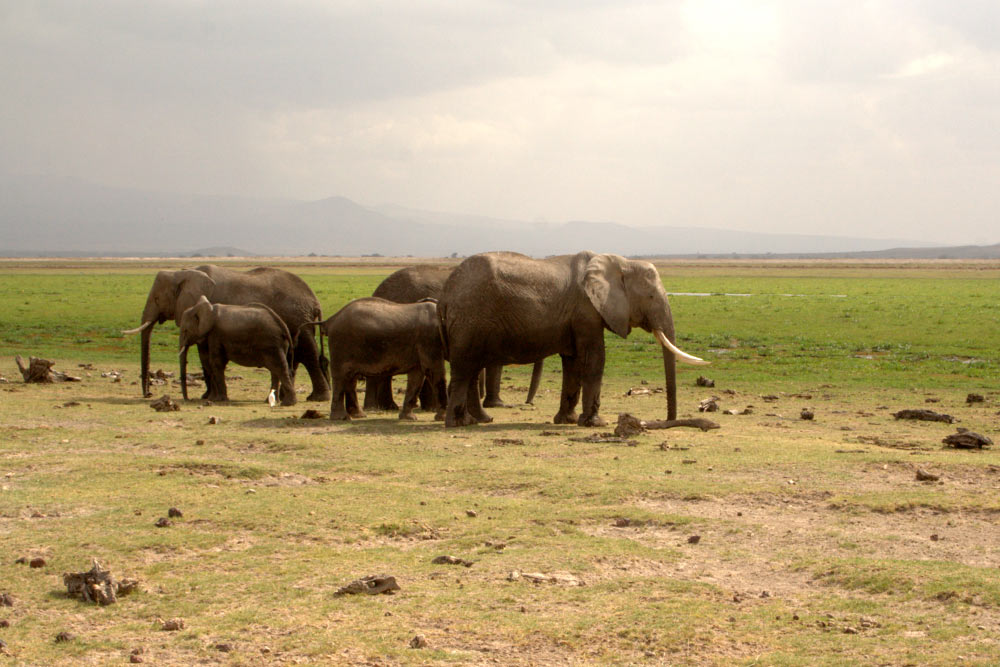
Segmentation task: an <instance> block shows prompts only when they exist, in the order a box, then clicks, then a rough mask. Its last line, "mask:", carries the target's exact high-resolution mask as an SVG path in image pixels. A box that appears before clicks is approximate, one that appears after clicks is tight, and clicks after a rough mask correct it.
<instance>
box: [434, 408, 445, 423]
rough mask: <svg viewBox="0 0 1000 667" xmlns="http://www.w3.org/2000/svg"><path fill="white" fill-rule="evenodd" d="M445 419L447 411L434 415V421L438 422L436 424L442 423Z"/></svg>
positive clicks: (439, 411) (440, 411)
mask: <svg viewBox="0 0 1000 667" xmlns="http://www.w3.org/2000/svg"><path fill="white" fill-rule="evenodd" d="M444 418H445V411H444V410H438V411H437V412H435V413H434V421H436V422H442V421H444Z"/></svg>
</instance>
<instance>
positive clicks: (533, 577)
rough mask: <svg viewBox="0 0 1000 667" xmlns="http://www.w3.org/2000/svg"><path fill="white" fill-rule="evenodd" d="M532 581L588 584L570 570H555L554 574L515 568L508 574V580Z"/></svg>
mask: <svg viewBox="0 0 1000 667" xmlns="http://www.w3.org/2000/svg"><path fill="white" fill-rule="evenodd" d="M522 579H524V580H525V581H530V582H531V583H533V584H559V585H562V586H586V584H585V583H584V582H583V580H582V579H580V578H579V577H577V576H575V575H572V574H569V573H568V572H554V573H552V574H542V573H541V572H519V571H517V570H514V571H513V572H511V573H510V574H508V575H507V581H520V580H522Z"/></svg>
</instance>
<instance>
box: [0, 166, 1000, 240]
mask: <svg viewBox="0 0 1000 667" xmlns="http://www.w3.org/2000/svg"><path fill="white" fill-rule="evenodd" d="M583 249H589V250H595V251H599V252H614V253H618V254H621V255H631V256H636V255H639V256H689V255H705V256H732V255H733V254H739V255H756V256H760V255H765V256H773V255H804V254H814V253H822V254H823V255H824V256H830V255H831V254H841V253H881V255H880V256H892V257H903V256H906V257H911V256H926V257H938V256H944V255H947V256H953V255H954V256H963V257H972V256H988V257H1000V245H997V246H987V247H983V246H976V247H973V248H965V249H956V248H929V247H927V246H926V244H919V243H914V242H911V241H907V240H905V239H864V238H848V237H840V236H814V235H804V234H802V235H798V234H758V233H754V232H740V231H732V230H722V229H700V228H692V227H667V226H663V227H629V226H626V225H621V224H617V223H613V222H586V221H573V222H565V223H558V224H551V223H531V222H524V221H516V220H497V219H492V218H484V217H477V216H463V215H454V214H444V213H433V212H428V211H417V210H412V209H405V208H400V207H366V206H362V205H360V204H357V203H355V202H353V201H351V200H349V199H345V198H343V197H331V198H329V199H323V200H319V201H312V202H303V201H295V200H285V199H251V198H243V197H223V196H204V195H179V194H171V193H162V192H147V191H141V190H131V189H124V188H112V187H105V186H97V185H92V184H88V183H84V182H81V181H74V180H65V179H55V178H49V177H22V176H17V177H11V176H0V255H2V256H8V257H9V256H39V255H72V256H86V255H102V256H124V255H133V256H134V255H139V256H190V255H193V254H200V255H203V256H210V255H215V256H217V255H223V256H225V255H308V254H315V255H339V256H360V255H375V254H378V255H385V256H406V255H413V256H418V257H445V256H449V255H453V254H454V255H458V256H462V255H469V254H473V253H476V252H483V251H486V250H515V251H518V252H523V253H525V254H529V255H534V256H545V255H551V254H560V253H569V252H576V251H578V250H583ZM884 253H889V255H885V254H884ZM912 253H921V254H919V255H914V254H912ZM958 253H961V254H958ZM977 253H979V254H977Z"/></svg>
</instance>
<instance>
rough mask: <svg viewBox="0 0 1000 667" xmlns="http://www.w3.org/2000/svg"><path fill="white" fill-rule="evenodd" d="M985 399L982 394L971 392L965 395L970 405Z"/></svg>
mask: <svg viewBox="0 0 1000 667" xmlns="http://www.w3.org/2000/svg"><path fill="white" fill-rule="evenodd" d="M985 400H986V398H985V397H984V396H983V395H982V394H969V395H968V396H966V397H965V402H966V403H968V404H969V405H972V404H973V403H982V402H983V401H985Z"/></svg>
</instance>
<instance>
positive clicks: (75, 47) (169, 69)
mask: <svg viewBox="0 0 1000 667" xmlns="http://www.w3.org/2000/svg"><path fill="white" fill-rule="evenodd" d="M0 91H2V92H0V95H2V102H0V172H8V173H10V172H12V173H38V174H54V175H60V176H69V177H78V178H83V179H86V180H89V181H92V182H96V183H101V184H107V185H116V186H127V187H137V188H145V189H156V190H167V191H175V192H197V193H208V194H237V195H248V196H262V197H272V196H277V197H289V198H296V199H320V198H324V197H328V196H333V195H341V196H344V197H348V198H350V199H353V200H355V201H357V202H360V203H364V204H370V205H377V204H390V203H391V204H398V205H402V206H409V207H415V208H422V209H429V210H437V211H450V212H457V213H472V214H482V215H487V216H495V217H504V218H516V219H523V220H547V221H552V222H561V221H566V220H581V219H585V220H600V221H616V222H621V223H625V224H629V225H653V224H658V225H672V226H673V225H678V226H680V225H684V226H706V227H722V228H730V229H741V230H754V231H762V232H795V231H798V232H803V233H835V234H839V235H845V236H867V237H896V238H907V239H914V240H923V241H931V242H944V243H949V244H960V243H996V242H998V241H1000V220H998V212H1000V2H997V1H996V0H967V1H966V0H898V1H895V2H891V1H879V0H874V1H870V2H853V1H850V0H848V1H847V2H844V1H843V0H839V1H826V0H819V1H816V2H812V1H808V0H775V1H762V2H752V1H747V2H740V1H736V0H702V1H697V2H694V1H691V2H682V1H676V2H671V1H663V2H640V1H630V0H608V1H606V2H605V1H603V0H534V1H532V0H510V1H503V0H494V1H487V0H452V1H443V0H442V1H429V2H423V1H420V0H395V1H386V2H382V1H378V0H357V1H348V0H343V1H331V2H321V1H319V0H316V1H294V0H283V1H281V2H274V1H273V0H267V1H261V2H246V1H242V0H241V1H238V2H237V1H235V0H234V1H231V2H221V1H220V2H200V1H194V0H142V1H141V2H138V1H136V0H117V1H114V0H87V2H81V1H80V0H66V1H64V2H54V1H53V2H46V1H39V2H30V1H27V0H24V1H18V2H4V3H2V5H0Z"/></svg>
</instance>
